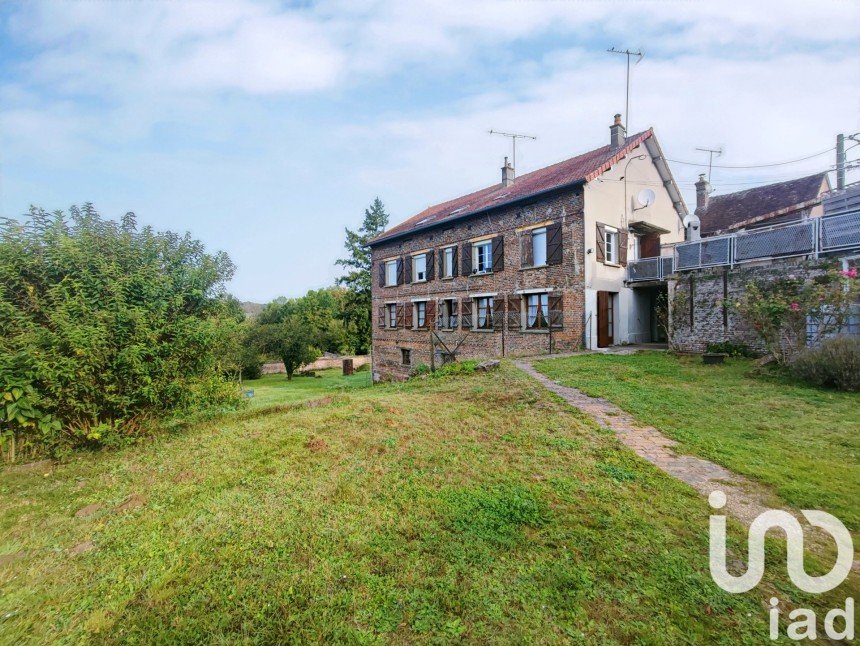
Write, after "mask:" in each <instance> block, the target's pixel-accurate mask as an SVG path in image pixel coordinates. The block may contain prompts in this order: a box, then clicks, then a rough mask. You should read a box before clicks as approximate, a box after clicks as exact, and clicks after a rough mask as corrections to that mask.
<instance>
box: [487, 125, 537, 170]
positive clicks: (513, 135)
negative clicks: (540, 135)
mask: <svg viewBox="0 0 860 646" xmlns="http://www.w3.org/2000/svg"><path fill="white" fill-rule="evenodd" d="M490 134H491V135H501V136H502V137H510V138H511V143H512V144H513V147H514V150H513V159H514V170H516V168H517V139H537V137H532V136H531V135H520V134H517V133H515V132H501V131H499V130H490Z"/></svg>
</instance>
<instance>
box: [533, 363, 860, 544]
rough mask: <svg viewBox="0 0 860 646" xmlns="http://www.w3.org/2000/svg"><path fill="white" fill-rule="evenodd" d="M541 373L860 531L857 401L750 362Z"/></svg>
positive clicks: (544, 366)
mask: <svg viewBox="0 0 860 646" xmlns="http://www.w3.org/2000/svg"><path fill="white" fill-rule="evenodd" d="M535 365H536V367H537V368H538V370H540V371H541V372H542V373H543V374H545V375H547V376H548V377H550V378H552V379H553V380H556V381H558V382H560V383H561V384H563V385H565V386H572V387H574V388H579V389H580V390H582V391H584V392H585V393H586V394H588V395H591V396H594V397H604V398H606V399H608V400H610V401H612V402H613V403H614V404H616V405H618V406H619V407H621V408H623V409H624V410H625V411H626V412H628V413H629V414H631V415H632V416H633V417H634V418H635V419H636V421H637V422H639V423H641V424H649V425H652V426H654V427H656V428H658V429H660V431H662V432H663V433H664V434H666V435H668V436H669V437H671V438H672V439H674V440H677V441H678V442H679V447H678V450H679V451H680V452H682V453H689V454H692V455H696V456H700V457H703V458H706V459H708V460H712V461H714V462H716V463H718V464H721V465H723V466H725V467H726V468H728V469H730V470H731V471H734V472H736V473H740V474H742V475H744V476H746V477H748V478H749V479H751V480H754V481H758V482H760V483H764V484H765V485H768V486H769V487H772V488H773V491H775V492H776V494H777V495H778V496H779V497H780V498H781V499H782V500H784V501H786V502H787V503H789V504H790V505H791V506H793V507H795V508H799V509H823V510H825V511H829V512H830V513H832V514H835V515H836V516H837V517H838V518H839V519H840V520H842V521H843V522H844V523H845V524H846V525H847V526H848V527H849V528H850V529H852V530H854V531H856V530H857V529H860V509H858V508H857V506H856V505H855V504H854V501H855V500H857V499H858V498H860V418H858V415H857V395H856V394H849V393H840V392H836V391H833V390H822V389H821V388H816V387H813V386H809V385H806V384H803V383H800V382H798V381H796V380H794V379H786V378H785V376H784V372H783V371H781V370H771V371H769V372H768V373H767V374H756V373H755V372H754V371H753V368H754V366H755V364H754V362H752V361H750V360H747V359H728V360H727V361H726V363H725V364H724V365H723V367H722V368H721V369H720V370H719V371H714V370H711V369H709V366H705V365H703V364H702V361H701V359H699V358H698V357H684V356H674V355H671V354H668V353H665V352H639V353H636V354H633V355H629V356H618V355H615V356H613V355H603V354H595V355H585V356H577V357H571V358H568V359H552V360H546V361H540V362H538V363H536V364H535ZM837 447H838V449H839V450H834V449H835V448H837ZM778 504H779V503H778V501H777V505H778Z"/></svg>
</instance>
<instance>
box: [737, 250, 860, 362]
mask: <svg viewBox="0 0 860 646" xmlns="http://www.w3.org/2000/svg"><path fill="white" fill-rule="evenodd" d="M857 275H858V274H857V269H856V268H853V267H852V268H850V269H847V270H844V271H837V270H835V269H829V270H827V271H826V272H825V273H823V274H820V275H817V276H815V277H813V278H807V279H804V278H799V277H797V276H795V275H794V274H790V275H787V276H785V277H783V278H778V279H776V280H773V281H768V282H762V281H758V282H752V283H749V284H747V286H746V289H745V291H744V295H743V296H742V297H741V298H740V300H738V301H737V302H735V304H734V306H735V308H736V309H737V310H738V312H739V313H740V315H741V316H742V317H743V318H744V320H746V321H747V323H749V325H750V326H751V327H752V329H753V330H755V332H756V334H757V335H758V336H759V338H760V339H761V340H762V341H763V343H764V346H765V349H766V351H767V353H768V354H769V355H770V356H771V357H772V358H773V359H775V360H776V361H777V363H779V364H788V363H790V362H791V360H792V359H793V358H794V357H795V356H796V355H797V353H798V352H800V351H801V350H803V348H805V347H806V345H807V344H809V345H817V344H818V342H819V341H820V340H821V339H822V338H823V337H824V336H826V335H830V334H834V333H838V332H840V331H842V330H844V328H845V324H846V323H847V321H848V317H849V316H850V315H851V309H852V307H853V306H854V305H855V303H856V302H857V295H858V289H860V286H858V283H860V281H858V280H857Z"/></svg>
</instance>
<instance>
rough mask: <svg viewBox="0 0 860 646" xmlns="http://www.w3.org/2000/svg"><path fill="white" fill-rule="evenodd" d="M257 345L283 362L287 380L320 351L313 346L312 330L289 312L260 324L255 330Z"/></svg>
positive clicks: (311, 360)
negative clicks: (274, 320)
mask: <svg viewBox="0 0 860 646" xmlns="http://www.w3.org/2000/svg"><path fill="white" fill-rule="evenodd" d="M257 343H258V345H259V347H260V348H261V349H262V350H263V351H264V352H267V353H269V354H272V355H274V356H277V357H278V358H280V360H281V361H283V362H284V368H286V371H287V380H288V381H292V379H293V374H294V373H295V371H296V370H297V369H298V368H300V367H301V366H303V365H305V364H308V363H312V362H313V361H315V360H316V359H317V357H319V355H320V351H319V349H318V348H317V347H316V346H314V344H313V343H314V339H313V331H312V330H311V329H310V328H309V327H308V326H307V325H306V324H305V322H304V321H302V320H301V317H299V316H298V315H296V314H290V315H288V316H286V317H284V318H283V319H282V320H281V321H278V322H274V323H263V324H260V325H259V327H258V331H257Z"/></svg>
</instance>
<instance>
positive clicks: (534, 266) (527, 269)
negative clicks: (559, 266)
mask: <svg viewBox="0 0 860 646" xmlns="http://www.w3.org/2000/svg"><path fill="white" fill-rule="evenodd" d="M547 267H549V263H544V264H543V265H527V266H525V267H520V271H529V270H530V269H546V268H547Z"/></svg>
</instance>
